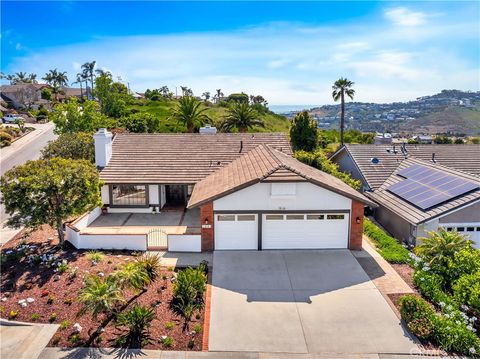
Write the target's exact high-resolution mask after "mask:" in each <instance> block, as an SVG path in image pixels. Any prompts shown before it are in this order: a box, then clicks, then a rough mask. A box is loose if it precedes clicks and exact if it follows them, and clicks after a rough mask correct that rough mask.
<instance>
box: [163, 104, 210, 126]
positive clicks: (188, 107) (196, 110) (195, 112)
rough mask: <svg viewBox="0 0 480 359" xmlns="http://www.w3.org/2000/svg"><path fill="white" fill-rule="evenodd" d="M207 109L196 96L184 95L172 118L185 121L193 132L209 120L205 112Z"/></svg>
mask: <svg viewBox="0 0 480 359" xmlns="http://www.w3.org/2000/svg"><path fill="white" fill-rule="evenodd" d="M206 110H207V109H206V108H202V103H201V102H200V101H199V100H197V99H196V98H195V97H192V96H184V97H182V98H181V99H180V100H179V101H178V103H177V106H176V107H175V109H174V110H173V112H172V115H171V116H170V118H171V119H173V120H176V121H178V122H181V123H183V124H184V125H185V126H186V127H187V132H189V133H193V132H194V131H195V130H197V129H198V128H200V127H201V126H202V125H203V124H204V123H205V122H207V121H208V120H209V118H208V116H207V115H206V114H205V111H206Z"/></svg>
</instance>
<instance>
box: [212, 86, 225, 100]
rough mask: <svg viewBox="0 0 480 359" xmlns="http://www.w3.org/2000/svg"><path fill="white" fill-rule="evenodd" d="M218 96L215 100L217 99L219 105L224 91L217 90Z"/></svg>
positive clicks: (216, 95)
mask: <svg viewBox="0 0 480 359" xmlns="http://www.w3.org/2000/svg"><path fill="white" fill-rule="evenodd" d="M216 92H217V93H216V94H215V96H213V98H214V99H215V102H216V103H219V102H220V98H222V97H223V92H222V89H216Z"/></svg>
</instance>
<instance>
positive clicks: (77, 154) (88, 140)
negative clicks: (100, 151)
mask: <svg viewBox="0 0 480 359" xmlns="http://www.w3.org/2000/svg"><path fill="white" fill-rule="evenodd" d="M42 157H43V158H44V159H50V158H54V157H62V158H69V159H72V160H87V161H90V162H92V163H95V143H94V140H93V136H92V135H91V134H90V133H85V132H76V133H63V134H61V135H60V136H58V138H57V139H56V140H54V141H50V142H49V143H48V145H47V146H46V147H45V148H44V149H43V150H42Z"/></svg>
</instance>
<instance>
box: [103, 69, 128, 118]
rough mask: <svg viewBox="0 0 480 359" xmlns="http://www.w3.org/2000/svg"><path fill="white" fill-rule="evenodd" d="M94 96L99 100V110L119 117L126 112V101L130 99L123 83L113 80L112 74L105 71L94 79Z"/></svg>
mask: <svg viewBox="0 0 480 359" xmlns="http://www.w3.org/2000/svg"><path fill="white" fill-rule="evenodd" d="M95 96H96V97H97V98H98V101H99V102H100V111H101V112H102V113H103V114H104V115H107V116H110V117H115V118H120V117H122V116H125V115H126V113H127V108H126V106H127V102H129V101H131V100H132V96H131V95H129V94H128V91H127V89H126V87H125V85H123V84H121V83H118V82H114V81H113V79H112V74H111V73H109V72H105V73H103V74H102V75H100V76H98V77H97V78H96V79H95Z"/></svg>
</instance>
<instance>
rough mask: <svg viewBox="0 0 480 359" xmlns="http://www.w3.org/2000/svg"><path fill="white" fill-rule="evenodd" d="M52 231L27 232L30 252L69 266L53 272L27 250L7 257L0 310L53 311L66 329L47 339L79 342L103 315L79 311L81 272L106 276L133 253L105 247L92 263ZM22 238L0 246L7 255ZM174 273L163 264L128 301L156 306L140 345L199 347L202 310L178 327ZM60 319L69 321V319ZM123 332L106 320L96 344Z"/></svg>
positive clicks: (27, 315)
mask: <svg viewBox="0 0 480 359" xmlns="http://www.w3.org/2000/svg"><path fill="white" fill-rule="evenodd" d="M54 232H55V231H54V230H53V229H52V228H49V227H46V226H44V227H42V228H41V229H40V230H38V231H35V232H34V233H32V234H31V235H29V236H28V237H29V239H28V242H27V244H28V245H33V246H34V248H33V250H32V253H33V254H40V255H42V254H47V253H50V254H53V255H54V256H55V257H57V258H58V260H59V261H62V260H66V261H67V263H68V266H69V270H67V271H66V272H64V273H63V274H57V273H55V272H54V268H52V267H49V266H47V265H45V264H38V263H37V264H29V263H28V258H27V256H24V257H22V258H21V259H20V260H18V259H15V258H12V257H10V258H9V259H8V260H7V261H6V262H4V263H3V264H2V275H1V293H2V295H1V297H2V300H1V302H0V315H1V317H2V318H5V319H12V320H18V321H23V322H32V321H34V322H37V323H48V322H49V319H50V317H51V315H52V313H56V319H55V321H53V322H54V323H57V324H62V322H63V323H64V324H65V326H66V329H62V328H60V329H59V330H58V331H57V333H56V334H55V336H54V337H53V338H52V340H51V341H50V344H49V345H50V346H58V347H74V346H82V345H84V342H85V341H86V340H87V339H88V337H89V334H91V333H93V332H94V331H96V330H97V329H98V327H99V325H100V323H101V321H102V320H103V319H104V316H103V315H99V316H98V318H97V319H96V320H94V319H92V316H91V314H90V313H86V314H83V315H81V316H77V313H78V312H79V311H80V309H81V308H82V304H81V303H79V302H78V301H77V297H78V292H79V290H80V289H81V288H82V287H83V278H84V275H85V274H86V273H91V274H98V273H103V274H104V275H105V276H107V275H108V274H109V273H111V272H112V271H114V270H115V269H116V268H117V267H119V266H120V265H121V264H124V263H128V262H129V261H134V260H135V253H132V252H129V251H117V252H112V251H108V252H103V254H104V255H105V256H104V258H103V260H102V261H101V262H99V263H97V264H96V265H92V263H91V261H90V260H89V259H88V258H87V255H86V254H87V252H86V251H82V250H76V249H74V248H72V247H71V246H69V245H68V244H67V245H66V248H67V249H66V250H64V251H62V250H57V249H56V248H55V245H56V244H57V243H58V238H57V237H56V236H55V235H54ZM21 238H22V234H20V235H17V236H16V237H15V238H14V239H13V240H12V241H10V242H9V243H7V244H6V245H5V246H4V247H3V248H2V254H3V255H5V253H9V251H13V249H14V248H16V247H17V246H18V245H19V244H20V243H21V242H20V241H21ZM12 253H14V252H12ZM12 253H10V256H12ZM74 268H77V275H76V277H75V278H70V271H71V270H72V269H74ZM163 275H166V276H167V278H168V279H167V280H164V279H162V276H163ZM173 275H174V270H173V269H172V268H161V271H160V273H159V276H158V279H157V280H156V281H155V282H154V283H152V284H150V285H149V286H148V290H147V291H146V292H144V293H143V294H141V295H140V296H139V297H138V299H137V300H135V301H134V302H132V303H130V304H129V306H128V308H130V307H132V306H133V305H134V304H135V303H138V304H141V305H144V306H147V307H152V308H155V314H156V315H155V319H154V320H153V322H152V326H151V327H150V329H149V330H148V333H149V337H150V338H151V342H150V343H149V344H146V345H144V346H143V348H145V349H171V350H201V349H202V336H203V322H204V312H202V313H201V314H199V315H197V316H195V315H194V317H193V319H192V321H191V322H190V325H189V329H188V330H187V331H182V327H183V319H182V318H181V317H179V316H178V315H176V314H175V313H174V312H173V311H172V309H171V308H170V302H171V300H172V287H173V283H172V281H171V278H172V276H173ZM124 294H125V298H126V299H127V300H129V299H130V298H132V297H133V296H134V293H133V292H132V291H131V290H126V291H124ZM27 298H33V299H34V301H33V302H31V303H27V306H26V307H22V306H21V304H19V303H18V302H19V301H20V300H26V299H27ZM49 299H50V300H53V303H50V304H48V301H49ZM11 311H14V312H17V313H18V314H17V315H16V316H15V317H14V318H12V317H11V316H10V313H11ZM32 314H36V315H38V318H37V319H36V320H32ZM34 317H35V316H34ZM64 321H68V325H67V323H66V322H64ZM75 323H78V324H79V325H80V326H81V327H82V330H81V332H80V334H79V337H80V338H79V340H78V341H75V340H72V339H71V335H72V334H73V333H74V330H73V325H74V324H75ZM167 323H170V326H173V327H172V328H170V329H167V328H166V325H167ZM171 323H174V324H171ZM194 328H195V329H197V332H195V331H194ZM199 328H201V330H199ZM122 332H123V331H122V330H121V328H120V329H117V328H115V326H114V323H113V322H110V323H109V324H108V325H107V326H106V328H105V329H104V332H103V333H102V334H101V335H100V337H101V341H100V342H97V343H96V346H101V347H113V346H115V343H114V340H115V339H116V338H117V337H118V335H119V334H121V333H122ZM162 336H167V337H169V338H171V339H173V344H172V345H171V346H169V347H166V346H165V345H163V344H162V343H161V337H162ZM192 339H193V342H194V345H193V346H192V345H191V344H192V343H190V348H189V345H188V344H189V342H191V340H192Z"/></svg>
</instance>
